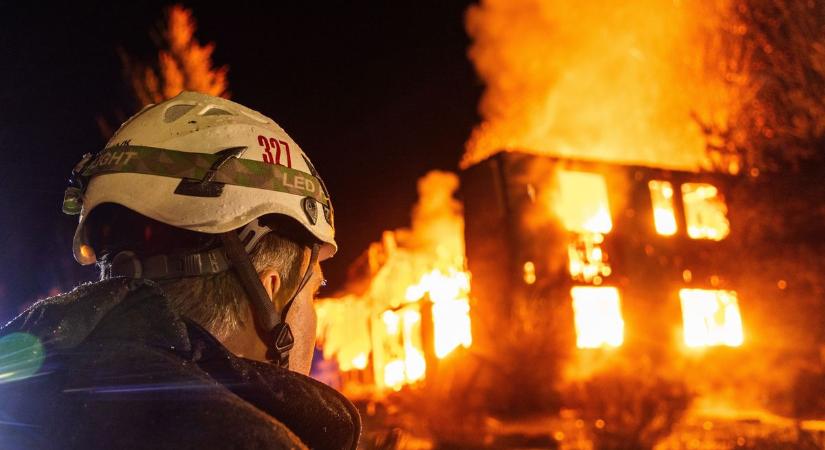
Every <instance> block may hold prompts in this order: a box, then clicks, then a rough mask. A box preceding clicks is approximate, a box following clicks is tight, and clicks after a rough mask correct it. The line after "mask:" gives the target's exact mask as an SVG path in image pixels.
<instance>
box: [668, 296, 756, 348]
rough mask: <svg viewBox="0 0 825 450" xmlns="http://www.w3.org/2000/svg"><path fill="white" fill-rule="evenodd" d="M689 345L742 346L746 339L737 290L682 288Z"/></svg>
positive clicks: (686, 339) (685, 330)
mask: <svg viewBox="0 0 825 450" xmlns="http://www.w3.org/2000/svg"><path fill="white" fill-rule="evenodd" d="M679 298H680V299H681V301H682V320H683V322H684V327H685V329H684V337H685V345H687V346H688V347H707V346H715V345H726V346H728V347H739V346H740V345H742V343H743V342H744V340H745V339H744V333H743V331H742V316H741V315H740V314H739V304H738V302H737V299H736V292H734V291H721V290H719V291H717V290H705V289H682V290H680V291H679Z"/></svg>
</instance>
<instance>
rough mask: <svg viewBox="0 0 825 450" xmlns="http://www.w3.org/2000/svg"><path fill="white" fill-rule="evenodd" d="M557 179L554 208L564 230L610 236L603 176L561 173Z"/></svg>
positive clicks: (610, 222)
mask: <svg viewBox="0 0 825 450" xmlns="http://www.w3.org/2000/svg"><path fill="white" fill-rule="evenodd" d="M558 180H559V195H558V198H556V202H555V208H556V214H557V215H558V216H559V218H560V219H561V222H562V224H564V228H566V229H567V230H568V231H573V232H576V233H599V234H607V233H609V232H610V230H611V229H612V228H613V221H612V220H611V218H610V208H609V206H608V205H609V203H608V197H607V183H605V181H604V177H603V176H601V175H599V174H596V173H588V172H571V171H566V170H560V171H559V172H558Z"/></svg>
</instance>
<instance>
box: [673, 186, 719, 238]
mask: <svg viewBox="0 0 825 450" xmlns="http://www.w3.org/2000/svg"><path fill="white" fill-rule="evenodd" d="M682 201H683V202H684V204H685V220H686V221H687V232H688V236H690V237H691V238H693V239H710V240H713V241H721V240H722V239H724V238H725V237H727V235H728V234H729V233H730V222H728V218H727V214H728V207H727V205H725V199H724V198H723V197H722V195H721V194H720V193H719V190H718V189H716V186H714V185H712V184H707V183H684V184H682Z"/></svg>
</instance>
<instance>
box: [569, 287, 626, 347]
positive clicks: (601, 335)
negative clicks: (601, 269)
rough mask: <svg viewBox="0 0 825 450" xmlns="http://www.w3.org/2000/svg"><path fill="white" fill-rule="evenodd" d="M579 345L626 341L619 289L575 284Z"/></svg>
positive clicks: (609, 344) (574, 299) (574, 294)
mask: <svg viewBox="0 0 825 450" xmlns="http://www.w3.org/2000/svg"><path fill="white" fill-rule="evenodd" d="M570 295H571V296H572V297H573V312H574V314H575V325H576V346H577V347H579V348H599V347H619V346H621V345H622V343H623V342H624V320H623V319H622V310H621V301H620V299H619V290H618V289H616V288H615V287H586V286H576V287H574V288H572V289H571V290H570Z"/></svg>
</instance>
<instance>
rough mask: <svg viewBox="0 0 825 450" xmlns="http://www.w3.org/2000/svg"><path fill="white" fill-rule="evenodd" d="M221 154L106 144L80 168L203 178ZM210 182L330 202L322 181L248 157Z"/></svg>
mask: <svg viewBox="0 0 825 450" xmlns="http://www.w3.org/2000/svg"><path fill="white" fill-rule="evenodd" d="M218 158H220V155H213V154H209V153H189V152H181V151H177V150H169V149H165V148H156V147H142V146H133V145H119V146H116V147H109V148H107V149H104V150H103V151H102V152H100V153H99V154H98V155H97V156H95V157H94V158H93V159H92V160H91V161H89V163H88V164H86V166H85V167H84V168H83V170H82V172H81V174H82V175H83V176H85V177H93V176H96V175H103V174H110V173H141V174H145V175H158V176H162V177H170V178H180V179H184V178H188V179H193V180H202V179H203V178H204V176H206V174H207V172H209V170H210V169H211V168H212V165H213V164H215V162H216V161H217V160H218ZM212 181H213V182H218V183H224V184H231V185H235V186H244V187H251V188H257V189H266V190H269V191H278V192H286V193H289V194H295V195H300V196H301V197H312V198H314V199H315V200H317V201H318V202H320V203H321V204H323V205H329V201H328V199H327V197H326V195H325V194H324V190H323V188H322V186H323V185H322V183H321V180H320V179H318V178H317V177H315V176H313V175H310V174H308V173H306V172H301V171H300V170H296V169H291V168H289V167H286V166H282V165H278V164H268V163H264V162H260V161H253V160H250V159H238V158H232V159H230V160H228V161H226V162H225V163H224V164H223V165H221V166H220V169H218V170H217V172H216V173H215V175H214V178H212Z"/></svg>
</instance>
